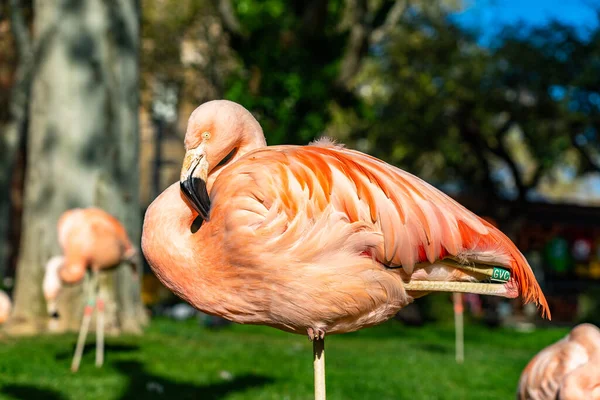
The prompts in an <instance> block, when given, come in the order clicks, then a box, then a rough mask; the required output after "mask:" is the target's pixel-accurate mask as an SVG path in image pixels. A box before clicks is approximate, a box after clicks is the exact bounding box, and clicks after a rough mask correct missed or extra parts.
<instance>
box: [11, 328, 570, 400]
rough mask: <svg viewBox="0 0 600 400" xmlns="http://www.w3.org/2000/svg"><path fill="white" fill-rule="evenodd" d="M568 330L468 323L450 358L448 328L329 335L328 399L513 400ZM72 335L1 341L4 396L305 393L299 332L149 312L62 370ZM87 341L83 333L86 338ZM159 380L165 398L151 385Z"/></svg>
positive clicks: (305, 364)
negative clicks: (205, 324)
mask: <svg viewBox="0 0 600 400" xmlns="http://www.w3.org/2000/svg"><path fill="white" fill-rule="evenodd" d="M566 332H567V330H566V329H544V330H538V331H536V332H533V333H519V332H515V331H511V330H505V329H498V330H490V329H487V328H484V327H480V326H473V325H468V326H467V327H466V333H465V354H466V361H465V363H464V364H463V365H457V364H456V363H455V362H454V331H453V329H452V327H451V326H449V327H446V326H439V325H438V326H427V327H424V328H407V327H404V326H402V325H401V324H399V323H397V322H389V323H387V324H385V325H382V326H379V327H375V328H371V329H365V330H363V331H360V332H356V333H352V334H347V335H342V336H330V337H328V338H327V342H326V344H327V391H328V393H327V394H328V399H510V398H514V393H515V387H516V384H517V380H518V378H519V375H520V372H521V370H522V369H523V367H524V366H525V364H526V363H527V362H528V360H529V359H530V358H531V357H532V356H533V355H534V354H535V353H536V352H537V351H539V350H540V349H541V348H542V347H544V346H546V345H548V344H550V343H552V342H554V341H556V340H557V339H559V338H560V337H562V336H564V335H565V334H566ZM75 339H76V338H75V335H63V336H42V337H37V338H26V339H7V340H5V341H3V342H2V343H0V398H2V399H45V400H46V399H47V400H58V399H78V400H79V399H138V398H139V399H221V398H224V399H290V400H291V399H310V398H311V397H312V391H313V384H312V378H313V377H312V358H311V357H312V350H311V344H310V342H309V341H308V340H307V339H306V338H305V337H302V336H297V335H291V334H287V333H283V332H279V331H276V330H274V329H270V328H265V327H253V326H233V327H228V328H225V329H221V330H218V331H213V330H208V329H205V328H200V327H199V326H198V323H197V322H196V321H188V322H184V323H176V322H172V321H168V320H155V321H153V322H152V324H151V326H150V327H149V328H148V330H147V331H146V333H145V334H144V336H141V337H119V338H108V339H107V355H106V363H105V365H104V367H103V368H102V369H96V368H95V366H94V345H93V342H92V341H90V342H89V344H88V346H86V351H85V353H84V357H83V360H82V365H81V369H80V371H79V373H77V374H72V373H71V372H70V371H69V365H70V362H71V355H72V349H73V347H74V342H75ZM90 339H91V337H90ZM159 385H160V388H162V391H163V392H162V395H161V394H159V393H158V392H157V391H156V390H155V389H153V388H155V387H159Z"/></svg>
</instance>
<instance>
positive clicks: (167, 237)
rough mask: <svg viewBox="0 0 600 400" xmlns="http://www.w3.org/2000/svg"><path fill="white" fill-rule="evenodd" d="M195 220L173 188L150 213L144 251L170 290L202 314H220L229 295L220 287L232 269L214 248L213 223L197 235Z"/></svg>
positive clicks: (157, 200)
mask: <svg viewBox="0 0 600 400" xmlns="http://www.w3.org/2000/svg"><path fill="white" fill-rule="evenodd" d="M195 218H196V215H194V214H193V213H192V211H191V210H190V209H189V207H188V206H187V205H186V203H185V202H184V200H183V199H182V197H181V192H180V189H179V183H175V184H173V185H171V186H170V187H169V188H168V189H166V190H165V191H164V192H163V193H162V194H161V195H160V196H159V197H158V198H156V200H154V202H153V203H152V204H151V205H150V207H149V208H148V210H147V211H146V216H145V218H144V227H143V233H142V251H143V253H144V256H145V257H146V259H147V261H148V263H149V264H150V266H151V268H152V270H153V271H154V273H155V274H156V276H157V277H158V279H159V280H160V281H161V282H162V283H163V284H164V285H165V286H166V287H167V288H168V289H170V290H171V291H173V292H174V293H175V294H176V295H178V296H179V297H181V298H182V299H184V300H185V301H187V302H188V303H190V304H191V305H193V306H194V307H196V308H198V309H199V310H201V311H203V312H205V313H208V314H217V313H219V312H222V310H221V307H222V304H223V296H225V295H226V294H225V293H224V292H223V289H224V288H223V286H222V285H220V284H218V283H219V282H222V279H223V278H224V277H223V271H226V270H229V268H228V266H227V265H226V264H225V263H224V261H223V259H222V257H219V253H218V250H217V249H216V248H215V247H216V246H215V245H214V244H213V245H211V244H210V243H211V241H210V237H211V236H212V232H211V231H212V227H211V226H207V225H210V224H211V223H213V221H211V222H210V223H204V224H203V226H202V227H201V228H200V229H198V230H197V231H196V232H195V233H193V232H192V224H193V222H194V219H195ZM218 287H220V288H221V290H217V289H216V288H218Z"/></svg>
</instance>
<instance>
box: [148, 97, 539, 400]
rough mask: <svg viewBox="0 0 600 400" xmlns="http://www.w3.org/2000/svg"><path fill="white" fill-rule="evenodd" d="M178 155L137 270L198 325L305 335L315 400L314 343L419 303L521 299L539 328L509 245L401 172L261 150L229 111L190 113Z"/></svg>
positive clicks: (532, 297)
mask: <svg viewBox="0 0 600 400" xmlns="http://www.w3.org/2000/svg"><path fill="white" fill-rule="evenodd" d="M185 148H186V154H185V158H184V161H183V168H182V170H181V180H180V182H179V184H173V185H172V186H170V187H169V188H167V189H166V190H165V191H164V192H163V193H162V194H161V195H160V196H159V197H158V198H157V199H156V200H155V201H154V202H153V203H152V205H151V206H150V207H149V208H148V210H147V212H146V216H145V221H144V229H143V235H142V250H143V252H144V254H145V256H146V258H147V260H148V262H149V263H150V265H151V267H152V268H153V270H154V271H155V273H156V275H157V276H158V278H159V279H160V280H161V281H162V282H163V283H164V284H165V285H166V286H167V287H168V288H170V289H171V290H172V291H173V292H175V293H176V294H177V295H178V296H180V297H181V298H183V299H184V300H186V301H187V302H189V303H190V304H192V305H193V306H194V307H196V308H198V309H200V310H202V311H203V312H205V313H208V314H213V315H219V316H222V317H224V318H226V319H229V320H231V321H234V322H238V323H243V324H260V325H268V326H272V327H275V328H278V329H281V330H284V331H288V332H292V333H297V334H308V336H309V338H310V339H311V340H312V341H313V350H314V357H315V358H314V367H315V397H316V398H319V399H321V398H325V375H324V336H325V334H326V333H327V334H336V333H344V332H352V331H356V330H358V329H361V328H364V327H367V326H371V325H375V324H379V323H381V322H384V321H386V320H388V319H389V318H391V317H393V316H394V315H395V314H396V312H397V311H398V310H399V309H401V308H402V307H404V306H405V305H407V304H409V303H410V302H412V301H413V300H414V299H415V298H417V297H421V296H424V295H425V294H427V293H428V292H432V291H449V292H471V293H480V294H490V295H498V296H505V297H517V296H518V295H521V296H522V297H523V298H524V299H525V300H526V301H534V302H536V303H537V304H538V305H540V306H541V308H542V312H543V313H544V314H545V315H547V316H549V311H548V306H547V303H546V300H545V298H544V295H543V294H542V292H541V290H540V288H539V286H538V284H537V282H536V280H535V277H534V275H533V273H532V271H531V269H530V267H529V265H528V264H527V261H526V260H525V258H524V257H523V255H522V254H521V253H520V252H519V250H517V248H516V247H515V245H514V244H513V243H512V242H511V241H510V240H509V239H508V238H507V237H506V236H505V235H504V234H502V232H500V231H499V230H498V229H496V228H494V227H493V226H492V225H490V224H489V223H487V222H486V221H484V220H482V219H481V218H479V217H477V216H476V215H475V214H473V213H471V212H469V211H468V210H466V209H465V208H463V207H462V206H461V205H459V204H458V203H456V202H455V201H453V200H452V199H451V198H449V197H448V196H446V195H445V194H443V193H442V192H440V191H438V190H437V189H435V188H433V187H432V186H430V185H429V184H427V183H426V182H424V181H422V180H420V179H419V178H417V177H415V176H413V175H411V174H409V173H407V172H405V171H402V170H400V169H398V168H395V167H393V166H391V165H389V164H386V163H384V162H383V161H380V160H378V159H376V158H374V157H371V156H368V155H366V154H363V153H360V152H358V151H353V150H348V149H345V148H343V147H342V146H339V145H336V144H334V143H332V142H331V141H329V140H325V139H324V140H320V141H317V142H316V143H313V144H312V145H309V146H272V147H267V146H266V143H265V138H264V135H263V132H262V129H261V127H260V125H259V124H258V122H257V121H256V120H255V119H254V117H253V116H252V114H250V112H248V111H247V110H246V109H245V108H243V107H242V106H240V105H238V104H236V103H232V102H229V101H212V102H208V103H205V104H203V105H201V106H200V107H198V108H197V109H196V110H195V111H194V112H193V113H192V115H191V117H190V119H189V122H188V127H187V132H186V136H185ZM491 279H497V280H500V281H501V282H500V283H491V282H490V280H491ZM481 281H484V282H481Z"/></svg>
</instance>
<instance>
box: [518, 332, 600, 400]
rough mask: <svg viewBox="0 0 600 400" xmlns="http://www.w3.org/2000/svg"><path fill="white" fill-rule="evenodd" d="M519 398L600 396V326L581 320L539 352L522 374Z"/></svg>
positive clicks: (596, 399) (590, 398) (595, 399)
mask: <svg viewBox="0 0 600 400" xmlns="http://www.w3.org/2000/svg"><path fill="white" fill-rule="evenodd" d="M517 397H518V398H519V400H555V399H558V400H579V399H588V400H599V399H600V329H598V328H597V327H595V326H594V325H591V324H581V325H578V326H576V327H575V328H573V330H571V332H570V333H569V334H568V335H567V336H566V337H565V338H563V339H561V340H559V341H558V342H556V343H554V344H552V345H550V346H548V347H546V348H545V349H544V350H542V351H541V352H539V353H538V354H537V355H536V356H535V357H534V358H533V359H532V360H531V361H530V362H529V364H527V367H525V369H524V370H523V373H522V374H521V379H520V380H519V388H518V392H517Z"/></svg>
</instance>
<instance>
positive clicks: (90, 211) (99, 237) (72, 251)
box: [43, 207, 136, 308]
mask: <svg viewBox="0 0 600 400" xmlns="http://www.w3.org/2000/svg"><path fill="white" fill-rule="evenodd" d="M57 231H58V241H59V244H60V246H61V248H62V252H63V255H62V256H55V257H52V258H51V259H50V260H49V261H48V263H47V264H46V273H45V276H44V282H43V291H44V297H45V298H46V302H47V303H48V305H49V308H54V307H53V306H51V304H52V303H53V302H54V301H55V300H56V297H57V296H58V294H59V292H60V289H61V287H62V283H67V284H73V283H77V282H80V281H81V280H82V279H83V277H84V275H85V272H86V270H87V269H90V270H92V271H100V270H105V269H110V268H114V267H116V266H118V265H119V263H120V262H121V261H130V262H134V258H135V255H136V250H135V247H134V246H133V245H132V244H131V241H130V240H129V237H128V236H127V232H126V231H125V228H124V227H123V225H122V224H121V223H120V222H119V221H118V220H117V219H116V218H115V217H113V216H112V215H110V214H109V213H107V212H106V211H104V210H101V209H99V208H94V207H90V208H76V209H72V210H68V211H65V212H64V213H63V214H62V215H61V217H60V218H59V220H58V224H57Z"/></svg>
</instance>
